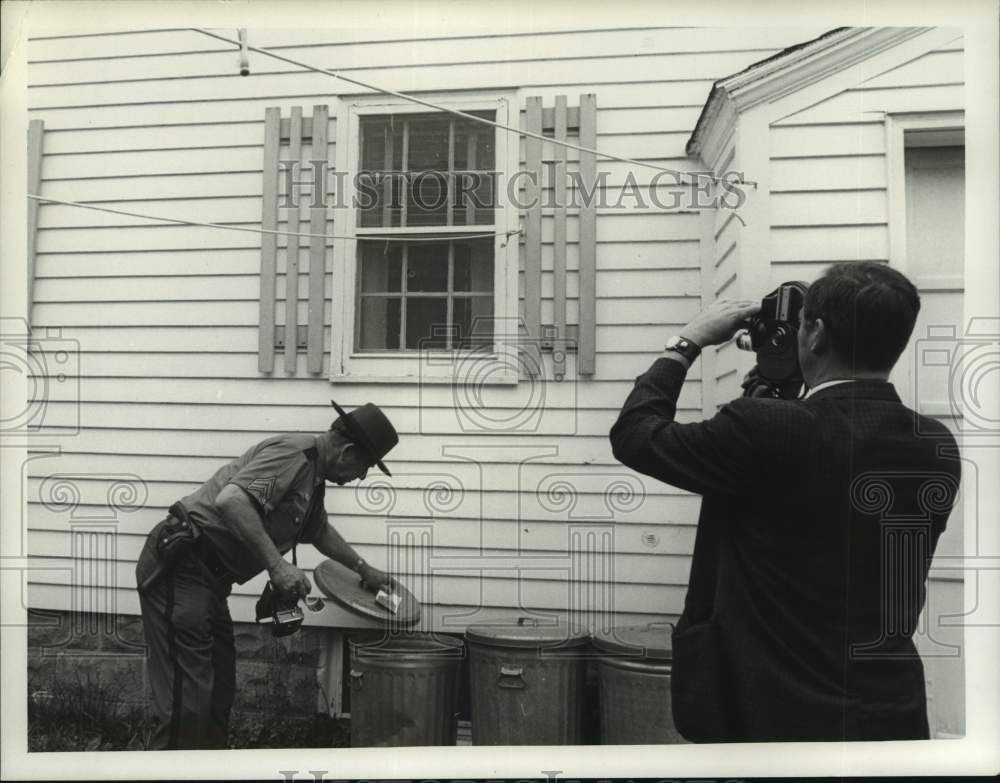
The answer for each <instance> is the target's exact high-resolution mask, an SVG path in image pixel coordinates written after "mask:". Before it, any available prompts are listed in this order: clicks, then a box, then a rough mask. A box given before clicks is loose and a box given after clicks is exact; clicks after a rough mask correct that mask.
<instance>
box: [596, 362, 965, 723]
mask: <svg viewBox="0 0 1000 783" xmlns="http://www.w3.org/2000/svg"><path fill="white" fill-rule="evenodd" d="M685 373H686V369H685V368H684V366H683V365H682V364H681V363H680V362H678V361H674V360H671V359H667V358H662V359H658V360H657V361H656V362H655V363H654V364H653V366H652V367H651V368H650V369H649V371H648V372H646V373H645V374H644V375H642V376H640V377H639V378H638V379H637V381H636V385H635V388H634V389H633V391H632V393H631V394H630V395H629V397H628V399H627V400H626V401H625V405H624V407H623V408H622V411H621V414H620V415H619V417H618V421H617V422H616V423H615V425H614V427H613V428H612V430H611V442H612V446H613V449H614V454H615V457H616V458H617V459H619V460H620V461H621V462H623V463H624V464H625V465H628V466H629V467H631V468H633V469H635V470H637V471H639V472H641V473H645V474H646V475H649V476H652V477H654V478H657V479H659V480H661V481H664V482H666V483H668V484H672V485H674V486H676V487H680V488H682V489H686V490H689V491H691V492H695V493H698V494H701V495H702V496H703V500H702V507H701V514H700V517H699V520H698V532H697V535H696V541H695V550H694V555H693V558H692V564H691V575H690V580H689V584H688V592H687V596H686V598H685V603H684V611H683V614H682V615H681V618H680V620H679V622H678V624H677V626H676V628H675V631H674V637H673V655H674V660H673V679H672V683H671V688H672V692H673V711H674V717H675V721H676V723H677V728H678V730H679V731H680V732H681V733H682V734H683V735H684V736H685V737H687V738H688V739H691V740H694V741H731V742H733V741H747V742H749V741H765V740H785V741H790V740H864V739H919V738H926V737H927V736H928V725H927V714H926V696H925V690H924V676H923V666H922V664H921V662H920V658H919V655H918V654H917V651H916V648H915V646H914V644H913V640H912V637H913V632H914V630H915V628H916V623H917V617H918V615H919V613H920V611H921V608H922V606H923V604H924V597H925V584H926V577H927V571H928V568H929V565H930V561H931V557H932V555H933V553H934V548H935V546H936V544H937V540H938V537H939V536H940V534H941V532H942V531H943V530H944V527H945V524H946V522H947V519H948V514H949V513H950V511H951V508H952V505H953V503H954V501H955V497H956V495H957V492H958V485H959V479H960V475H961V471H960V465H959V461H958V450H957V446H956V444H955V440H954V438H953V437H952V436H951V435H950V433H949V432H948V431H947V429H946V428H945V427H944V426H943V425H941V424H940V423H939V422H937V421H935V420H932V419H927V418H924V417H920V416H918V414H916V413H914V412H913V411H912V410H910V409H909V408H907V407H906V406H904V405H903V404H902V403H901V402H900V400H899V397H898V396H897V394H896V392H895V389H894V388H893V386H892V385H891V384H889V383H887V382H882V381H856V382H851V383H844V384H838V385H834V386H830V387H828V388H825V389H822V390H820V391H818V392H816V393H815V394H814V395H813V396H811V397H810V398H809V399H807V400H771V399H751V398H740V399H737V400H734V401H733V402H731V403H729V404H728V405H725V406H723V407H722V408H721V409H720V410H719V412H718V413H717V414H716V415H715V416H714V417H712V418H711V419H708V420H706V421H701V422H698V423H693V424H679V423H677V422H675V421H674V414H675V411H676V403H677V397H678V395H679V394H680V391H681V386H682V384H683V381H684V376H685Z"/></svg>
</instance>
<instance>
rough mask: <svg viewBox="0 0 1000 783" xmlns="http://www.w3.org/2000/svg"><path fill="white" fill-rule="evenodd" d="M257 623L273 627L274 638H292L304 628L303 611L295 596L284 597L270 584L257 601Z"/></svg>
mask: <svg viewBox="0 0 1000 783" xmlns="http://www.w3.org/2000/svg"><path fill="white" fill-rule="evenodd" d="M256 615H257V623H258V624H260V625H267V624H270V625H271V634H272V635H273V636H290V635H291V634H293V633H295V632H296V631H298V630H299V628H301V627H302V618H303V614H302V609H300V608H299V604H298V600H297V599H296V598H295V597H293V596H284V595H282V594H281V593H279V592H278V591H277V590H275V589H274V588H273V587H271V583H270V582H268V583H267V585H266V586H265V587H264V592H262V593H261V594H260V598H258V599H257V606H256Z"/></svg>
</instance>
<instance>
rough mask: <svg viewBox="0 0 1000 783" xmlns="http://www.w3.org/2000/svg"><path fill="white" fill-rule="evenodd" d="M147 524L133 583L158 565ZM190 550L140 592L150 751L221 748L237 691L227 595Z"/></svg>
mask: <svg viewBox="0 0 1000 783" xmlns="http://www.w3.org/2000/svg"><path fill="white" fill-rule="evenodd" d="M156 531H157V528H154V529H153V531H152V532H151V533H150V535H149V537H148V538H147V539H146V545H145V547H144V548H143V551H142V555H140V558H139V563H138V564H137V566H136V576H137V583H139V584H141V583H142V581H143V576H144V575H146V574H148V573H149V571H150V569H152V568H154V567H155V566H156V563H157V555H156V550H155V543H154V542H155V534H156ZM230 588H231V584H228V583H220V582H219V581H218V580H216V579H214V578H213V577H212V575H211V573H210V572H209V571H208V569H207V568H206V566H205V565H204V563H202V562H201V561H200V559H199V558H198V556H197V555H196V554H195V553H194V552H192V553H191V554H190V555H189V556H185V557H183V558H181V559H180V561H179V562H178V563H177V564H176V565H174V566H173V567H172V568H171V569H169V570H168V571H166V572H165V573H164V574H163V575H162V576H160V577H159V578H158V579H157V580H156V581H155V582H153V584H152V585H151V586H150V587H148V588H147V589H146V590H144V591H140V593H139V605H140V607H141V609H142V627H143V632H144V634H145V638H146V647H147V675H148V678H149V683H150V687H151V689H152V692H153V705H154V708H155V711H156V715H157V718H158V720H159V725H158V727H157V729H156V732H155V734H154V736H153V741H152V745H151V748H150V749H151V750H176V749H188V750H198V749H219V748H226V747H227V746H228V745H227V737H228V732H229V713H230V710H231V709H232V705H233V698H234V696H235V693H236V650H235V644H234V641H233V622H232V618H231V617H230V615H229V606H228V604H227V603H226V598H227V597H228V595H229V590H230Z"/></svg>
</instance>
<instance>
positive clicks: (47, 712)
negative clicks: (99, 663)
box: [28, 668, 349, 752]
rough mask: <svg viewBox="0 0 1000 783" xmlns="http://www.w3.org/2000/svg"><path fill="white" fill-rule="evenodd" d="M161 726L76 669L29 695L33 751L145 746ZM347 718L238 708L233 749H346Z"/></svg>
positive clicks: (114, 687)
mask: <svg viewBox="0 0 1000 783" xmlns="http://www.w3.org/2000/svg"><path fill="white" fill-rule="evenodd" d="M155 728H156V721H155V719H154V718H153V715H152V711H151V709H150V708H148V707H147V706H146V705H144V704H136V703H134V702H128V701H126V700H125V699H124V698H123V692H122V685H121V683H116V682H114V681H108V680H106V679H103V678H101V677H99V676H98V675H96V674H95V673H93V672H90V671H87V670H85V669H82V668H77V669H76V670H75V672H74V674H73V675H72V677H71V678H70V677H67V678H63V679H55V678H53V679H50V680H49V681H48V682H46V683H45V684H44V687H41V688H37V687H35V688H32V690H31V693H30V696H29V699H28V750H29V751H30V752H61V751H101V750H146V749H147V748H148V747H149V744H150V741H151V740H152V737H153V732H154V730H155ZM348 744H349V730H348V728H347V726H346V724H345V723H344V722H343V721H337V720H334V719H333V718H331V717H329V716H328V715H324V714H322V713H317V714H316V715H314V716H312V717H311V718H308V717H299V718H289V717H288V716H287V715H284V714H279V713H278V712H277V711H274V712H270V713H269V712H235V711H234V713H233V715H232V718H231V720H230V728H229V746H230V747H231V748H323V747H325V748H329V747H346V746H347V745H348Z"/></svg>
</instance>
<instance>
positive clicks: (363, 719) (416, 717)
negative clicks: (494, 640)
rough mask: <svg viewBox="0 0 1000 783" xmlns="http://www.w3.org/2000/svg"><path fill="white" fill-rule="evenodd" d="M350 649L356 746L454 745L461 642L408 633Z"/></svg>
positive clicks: (357, 641) (365, 640) (364, 639)
mask: <svg viewBox="0 0 1000 783" xmlns="http://www.w3.org/2000/svg"><path fill="white" fill-rule="evenodd" d="M350 647H351V670H350V672H351V677H350V680H351V682H350V688H351V747H355V748H358V747H360V748H366V747H402V746H413V745H454V744H455V734H456V731H457V721H458V687H459V670H460V667H461V663H462V656H463V650H462V640H461V639H453V638H451V637H449V636H441V635H431V634H421V633H403V634H397V635H393V636H385V637H377V638H373V637H372V636H370V635H368V636H358V637H352V638H351V639H350Z"/></svg>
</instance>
